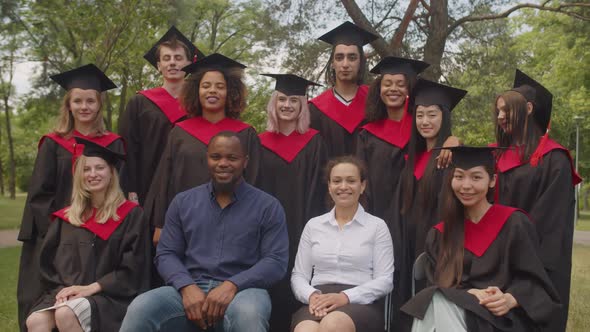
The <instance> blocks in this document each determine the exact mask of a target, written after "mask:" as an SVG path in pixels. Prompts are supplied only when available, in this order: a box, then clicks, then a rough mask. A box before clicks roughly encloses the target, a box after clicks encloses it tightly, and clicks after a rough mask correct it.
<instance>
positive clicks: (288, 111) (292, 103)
mask: <svg viewBox="0 0 590 332" xmlns="http://www.w3.org/2000/svg"><path fill="white" fill-rule="evenodd" d="M275 109H276V115H277V119H278V120H279V121H283V122H295V121H297V119H298V118H299V114H300V113H301V98H300V96H287V95H286V94H284V93H282V92H280V91H277V104H276V107H275Z"/></svg>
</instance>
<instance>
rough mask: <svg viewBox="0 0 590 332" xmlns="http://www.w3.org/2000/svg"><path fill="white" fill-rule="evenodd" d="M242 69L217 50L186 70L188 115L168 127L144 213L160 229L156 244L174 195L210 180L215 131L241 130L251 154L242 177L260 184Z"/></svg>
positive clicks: (256, 145)
mask: <svg viewBox="0 0 590 332" xmlns="http://www.w3.org/2000/svg"><path fill="white" fill-rule="evenodd" d="M244 68H245V66H244V65H242V64H240V63H238V62H236V61H233V60H232V59H229V58H227V57H225V56H223V55H221V54H218V53H214V54H211V55H209V56H207V57H205V58H203V59H201V60H197V62H195V63H193V64H191V65H189V66H187V67H185V68H183V70H184V71H185V72H187V73H190V76H189V77H188V78H187V81H186V82H185V84H184V86H183V89H182V92H181V96H180V102H181V105H182V106H183V107H184V109H185V110H186V111H187V113H188V114H189V118H188V119H187V120H185V121H182V122H180V123H177V124H176V126H175V127H174V128H173V129H172V130H171V131H170V134H169V135H168V141H167V143H166V148H165V149H164V153H163V155H162V158H161V159H160V163H159V165H158V168H157V169H156V174H155V175H154V181H153V182H152V185H151V187H150V190H149V193H148V196H147V200H146V204H145V211H146V215H147V216H148V219H149V220H150V223H151V224H152V226H154V227H155V228H156V231H155V234H154V243H156V242H157V240H158V239H159V235H160V230H161V229H162V228H163V227H164V219H165V218H164V217H165V215H166V211H167V209H168V205H169V204H170V202H171V201H172V199H173V198H174V196H176V194H178V193H180V192H183V191H185V190H188V189H190V188H193V187H196V186H198V185H201V184H203V183H206V182H207V181H209V179H210V177H209V171H208V168H207V146H208V144H209V140H210V139H211V138H212V137H213V136H215V135H216V134H217V133H219V132H221V131H226V130H229V131H233V132H236V133H237V134H238V136H239V137H240V140H242V142H243V144H244V146H245V147H246V148H247V149H248V155H249V160H248V167H247V168H246V171H245V174H244V177H245V179H246V181H248V182H249V183H256V177H257V175H258V165H259V160H260V140H259V139H258V135H257V134H256V130H254V128H253V127H252V126H250V125H249V124H246V123H244V122H242V121H240V120H239V117H240V113H241V112H242V111H243V110H244V108H245V106H246V93H247V92H246V86H245V85H244V83H243V82H242V74H243V69H244Z"/></svg>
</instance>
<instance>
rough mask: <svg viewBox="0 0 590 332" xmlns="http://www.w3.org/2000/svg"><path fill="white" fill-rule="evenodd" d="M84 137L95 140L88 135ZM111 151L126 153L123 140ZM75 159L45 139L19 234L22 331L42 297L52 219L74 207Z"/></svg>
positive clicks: (19, 303) (18, 295)
mask: <svg viewBox="0 0 590 332" xmlns="http://www.w3.org/2000/svg"><path fill="white" fill-rule="evenodd" d="M81 137H83V138H86V139H89V140H93V139H92V138H91V137H88V136H81ZM93 141H95V140H93ZM108 148H109V149H111V150H113V151H116V152H119V153H124V152H125V144H124V143H123V140H122V139H116V140H115V141H113V142H112V143H111V144H110V145H108ZM72 157H73V156H72V153H70V152H69V151H68V150H67V149H65V148H64V147H63V146H61V145H59V144H58V143H56V141H54V140H52V139H50V138H44V139H42V142H40V143H39V151H38V152H37V158H36V160H35V166H34V168H33V174H32V176H31V179H30V183H29V191H28V195H27V200H26V203H25V208H24V212H23V219H22V222H21V226H20V231H19V234H18V240H19V241H22V242H23V246H22V250H21V257H20V265H19V277H18V286H17V299H18V318H19V324H20V327H21V330H22V331H25V330H26V327H25V320H26V317H27V314H28V313H29V311H30V309H31V307H32V305H33V304H34V303H35V301H36V300H37V299H38V298H39V296H40V295H41V287H40V283H39V280H40V275H39V253H40V249H41V242H42V241H43V238H44V237H45V233H47V228H48V227H49V216H50V215H51V214H52V213H53V212H55V211H57V210H60V209H62V208H64V207H66V206H68V205H69V204H70V199H71V195H72V194H71V193H72Z"/></svg>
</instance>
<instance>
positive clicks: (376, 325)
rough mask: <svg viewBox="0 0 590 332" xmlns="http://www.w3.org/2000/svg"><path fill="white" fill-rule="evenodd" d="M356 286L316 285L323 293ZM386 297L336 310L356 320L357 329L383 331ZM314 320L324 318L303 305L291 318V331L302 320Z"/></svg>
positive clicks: (317, 320) (367, 331)
mask: <svg viewBox="0 0 590 332" xmlns="http://www.w3.org/2000/svg"><path fill="white" fill-rule="evenodd" d="M353 287H356V286H351V285H341V284H327V285H319V286H316V288H317V289H319V290H320V291H321V292H322V294H327V293H340V292H342V291H343V290H347V289H349V288H353ZM384 304H385V298H382V299H379V300H377V301H375V302H373V303H371V304H354V303H349V304H347V305H345V306H342V307H340V308H338V309H334V311H340V312H343V313H345V314H346V315H348V316H349V317H350V318H351V319H352V321H353V322H354V326H355V328H356V330H357V331H363V332H373V331H374V332H383V328H384V326H385V318H384V317H385V314H384ZM305 320H312V321H316V322H319V321H321V320H322V319H321V318H318V317H316V316H314V315H312V314H310V313H309V309H308V305H303V306H302V307H301V308H299V310H297V312H295V313H294V314H293V319H292V320H291V331H293V330H294V329H295V326H297V324H299V323H300V322H302V321H305Z"/></svg>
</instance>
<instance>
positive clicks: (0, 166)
mask: <svg viewBox="0 0 590 332" xmlns="http://www.w3.org/2000/svg"><path fill="white" fill-rule="evenodd" d="M0 146H2V127H1V126H0ZM4 194H5V191H4V162H3V161H2V157H1V156H0V196H1V197H4Z"/></svg>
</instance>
